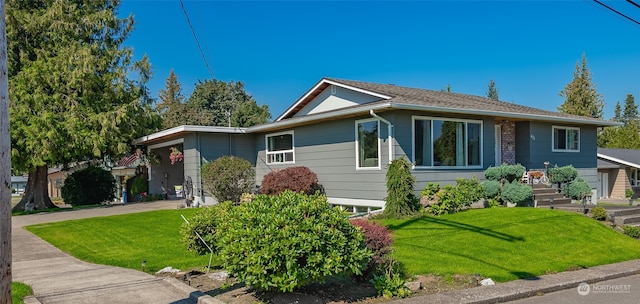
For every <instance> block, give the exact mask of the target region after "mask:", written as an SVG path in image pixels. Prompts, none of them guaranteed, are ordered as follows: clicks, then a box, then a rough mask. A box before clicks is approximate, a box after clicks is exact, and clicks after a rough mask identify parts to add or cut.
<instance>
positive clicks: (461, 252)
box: [382, 208, 640, 281]
mask: <svg viewBox="0 0 640 304" xmlns="http://www.w3.org/2000/svg"><path fill="white" fill-rule="evenodd" d="M382 223H383V224H384V225H386V226H388V227H389V228H391V229H392V230H393V231H394V248H395V250H396V251H395V257H396V258H397V259H398V260H399V261H400V262H401V263H402V264H403V265H404V266H405V267H406V270H407V271H408V272H409V273H410V274H438V275H445V276H446V275H453V274H480V275H481V276H483V277H490V278H492V279H493V280H496V281H509V280H514V279H518V278H527V277H535V276H538V275H542V274H546V273H555V272H562V271H565V270H570V269H576V268H584V267H592V266H596V265H602V264H609V263H615V262H621V261H626V260H632V259H639V258H640V241H638V240H637V239H632V238H630V237H628V236H626V235H623V234H621V233H618V232H616V231H614V230H612V229H610V228H608V227H606V226H604V225H602V224H601V223H599V222H597V221H595V220H593V219H590V218H587V217H585V216H583V215H580V214H577V213H570V212H565V211H560V210H549V209H535V208H491V209H477V210H469V211H465V212H461V213H457V214H450V215H445V216H441V217H430V216H427V217H421V218H415V219H407V220H384V221H382Z"/></svg>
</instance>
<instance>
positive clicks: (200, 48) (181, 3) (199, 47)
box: [180, 0, 215, 79]
mask: <svg viewBox="0 0 640 304" xmlns="http://www.w3.org/2000/svg"><path fill="white" fill-rule="evenodd" d="M180 6H181V7H182V12H184V16H185V17H186V18H187V23H188V24H189V28H191V33H193V38H194V39H195V40H196V44H197V45H198V50H200V55H202V60H203V61H204V65H205V67H206V68H207V71H209V75H211V79H215V77H214V76H213V72H212V71H211V68H210V67H209V62H207V57H206V56H205V55H204V51H202V47H201V46H200V41H199V40H198V36H197V35H196V30H195V29H194V28H193V25H191V20H190V19H189V15H188V14H187V9H186V8H185V7H184V2H183V1H182V0H180Z"/></svg>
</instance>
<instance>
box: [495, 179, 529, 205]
mask: <svg viewBox="0 0 640 304" xmlns="http://www.w3.org/2000/svg"><path fill="white" fill-rule="evenodd" d="M532 195H533V189H532V188H531V186H529V185H525V184H523V183H520V182H512V183H506V184H504V186H503V187H502V200H503V201H506V202H510V203H514V204H521V203H524V202H526V201H528V200H529V199H531V196H532Z"/></svg>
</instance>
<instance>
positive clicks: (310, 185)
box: [261, 167, 321, 195]
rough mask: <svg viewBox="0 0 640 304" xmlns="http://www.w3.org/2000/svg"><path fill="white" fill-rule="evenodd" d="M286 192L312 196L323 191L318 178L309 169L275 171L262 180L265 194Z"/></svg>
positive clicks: (296, 168)
mask: <svg viewBox="0 0 640 304" xmlns="http://www.w3.org/2000/svg"><path fill="white" fill-rule="evenodd" d="M285 190H291V191H293V192H302V193H305V194H309V195H311V194H314V193H315V192H316V191H317V190H321V187H320V185H319V184H318V176H317V175H316V174H315V173H313V171H311V169H309V168H307V167H289V168H286V169H282V170H278V171H273V172H271V173H269V174H267V175H265V176H264V178H263V179H262V186H261V192H262V193H263V194H269V195H278V194H280V193H282V192H284V191H285Z"/></svg>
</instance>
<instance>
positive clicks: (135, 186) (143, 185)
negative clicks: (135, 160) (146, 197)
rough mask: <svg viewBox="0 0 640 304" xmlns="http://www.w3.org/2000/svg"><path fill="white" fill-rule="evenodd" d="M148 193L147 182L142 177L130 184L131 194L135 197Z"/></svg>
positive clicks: (136, 178)
mask: <svg viewBox="0 0 640 304" xmlns="http://www.w3.org/2000/svg"><path fill="white" fill-rule="evenodd" d="M143 192H149V181H147V179H146V178H145V177H144V176H137V177H135V178H134V179H133V182H131V194H133V195H137V194H142V193H143Z"/></svg>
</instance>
